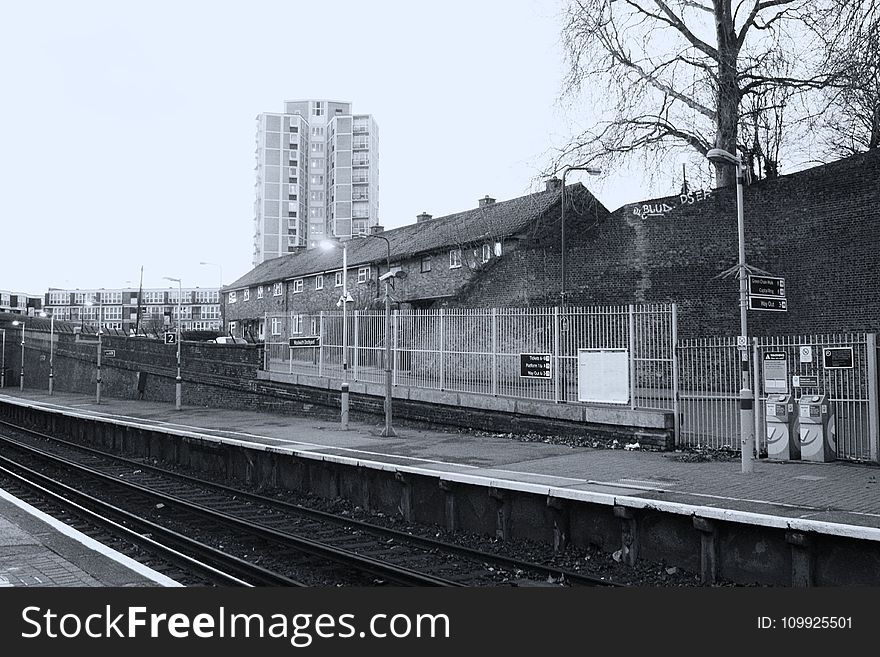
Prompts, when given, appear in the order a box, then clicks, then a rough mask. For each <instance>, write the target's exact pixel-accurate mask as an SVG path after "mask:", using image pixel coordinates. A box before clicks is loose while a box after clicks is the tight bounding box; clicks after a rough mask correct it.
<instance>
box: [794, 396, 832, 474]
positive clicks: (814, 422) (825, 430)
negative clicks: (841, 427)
mask: <svg viewBox="0 0 880 657" xmlns="http://www.w3.org/2000/svg"><path fill="white" fill-rule="evenodd" d="M798 407H799V408H798V424H799V427H800V429H799V434H800V443H801V459H802V460H804V461H822V462H824V461H833V460H834V459H836V458H837V442H836V435H835V434H836V427H835V423H834V405H833V404H832V403H831V400H829V399H828V395H804V396H803V397H801V398H800V400H799V401H798Z"/></svg>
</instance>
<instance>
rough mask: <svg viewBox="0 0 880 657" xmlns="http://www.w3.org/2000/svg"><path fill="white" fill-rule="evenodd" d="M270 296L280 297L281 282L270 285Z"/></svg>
mask: <svg viewBox="0 0 880 657" xmlns="http://www.w3.org/2000/svg"><path fill="white" fill-rule="evenodd" d="M272 296H273V297H280V296H281V281H278V282H277V283H273V284H272Z"/></svg>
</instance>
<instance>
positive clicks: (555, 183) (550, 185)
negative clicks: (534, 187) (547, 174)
mask: <svg viewBox="0 0 880 657" xmlns="http://www.w3.org/2000/svg"><path fill="white" fill-rule="evenodd" d="M544 185H545V187H544V191H545V192H552V191H554V190H556V189H559V188H560V187H561V186H562V181H561V180H560V179H559V178H549V179H547V181H546V182H545V183H544Z"/></svg>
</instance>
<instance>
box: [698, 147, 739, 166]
mask: <svg viewBox="0 0 880 657" xmlns="http://www.w3.org/2000/svg"><path fill="white" fill-rule="evenodd" d="M706 159H707V160H709V161H710V162H712V163H713V164H733V165H736V166H741V165H742V160H741V159H740V158H739V157H737V156H736V155H734V154H733V153H728V152H727V151H726V150H724V149H723V148H713V149H710V150H709V152H708V153H706Z"/></svg>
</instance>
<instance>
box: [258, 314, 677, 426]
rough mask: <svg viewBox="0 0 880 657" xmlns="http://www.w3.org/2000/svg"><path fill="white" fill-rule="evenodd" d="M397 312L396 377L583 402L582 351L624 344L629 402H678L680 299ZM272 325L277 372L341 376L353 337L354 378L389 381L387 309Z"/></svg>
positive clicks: (289, 317)
mask: <svg viewBox="0 0 880 657" xmlns="http://www.w3.org/2000/svg"><path fill="white" fill-rule="evenodd" d="M391 319H392V321H391V335H390V339H391V344H392V359H393V360H392V377H393V383H394V385H401V386H414V387H419V388H430V389H436V390H450V391H456V392H471V393H479V394H485V395H494V396H504V397H516V398H522V399H536V400H544V401H555V402H576V401H578V399H579V395H578V373H579V367H580V368H581V369H582V368H583V364H581V365H579V358H581V354H582V352H584V351H590V350H592V351H602V350H620V351H622V352H625V353H626V356H627V358H628V363H627V372H628V377H629V382H628V388H629V395H628V399H627V400H626V403H627V405H628V406H630V407H632V408H657V409H668V410H672V409H673V408H674V404H675V398H674V395H673V394H672V390H673V389H674V378H675V372H674V344H675V337H676V332H675V331H676V328H675V322H676V316H675V307H674V306H673V305H665V304H661V305H649V306H634V305H630V306H599V307H587V308H558V307H557V308H476V309H474V308H456V309H443V310H421V311H420V310H400V311H394V313H393V315H392V318H391ZM266 326H267V329H268V336H267V337H268V339H267V342H266V363H265V369H267V370H270V371H276V372H289V373H294V372H296V373H302V374H315V375H319V376H327V377H331V378H337V379H341V378H343V360H344V359H343V343H346V344H347V348H348V359H347V360H348V363H347V365H348V371H349V376H350V378H351V379H352V380H354V381H364V382H374V383H379V382H381V381H382V380H383V376H384V368H385V362H384V359H385V344H386V343H385V340H386V335H385V314H384V313H383V312H379V311H354V312H350V313H348V314H347V316H345V317H344V316H343V315H342V313H341V312H335V311H334V312H322V313H319V314H318V315H299V314H286V315H270V316H267V318H266ZM343 326H345V333H346V334H347V340H343ZM291 338H294V339H295V340H294V341H291ZM308 338H313V339H312V340H309V339H308ZM292 344H295V345H296V346H291V345H292ZM524 355H533V356H540V357H542V358H546V362H547V363H548V364H549V367H548V368H546V369H545V370H542V372H543V374H546V376H542V375H539V376H523V375H522V374H523V372H522V367H523V365H522V362H523V356H524ZM582 376H583V375H582Z"/></svg>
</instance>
